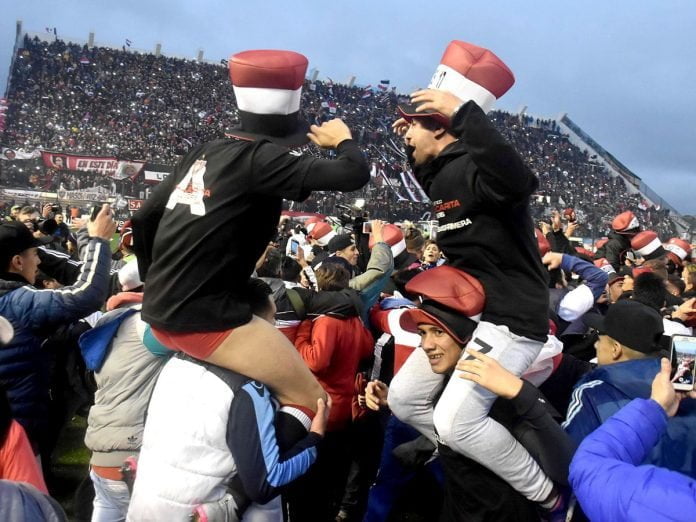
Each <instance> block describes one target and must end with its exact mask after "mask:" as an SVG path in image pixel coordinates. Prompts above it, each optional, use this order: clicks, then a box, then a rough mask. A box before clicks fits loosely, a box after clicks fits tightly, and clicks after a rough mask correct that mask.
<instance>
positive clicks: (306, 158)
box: [249, 140, 370, 201]
mask: <svg viewBox="0 0 696 522" xmlns="http://www.w3.org/2000/svg"><path fill="white" fill-rule="evenodd" d="M336 153H337V157H336V159H335V160H329V159H321V158H317V157H314V156H312V155H309V154H305V155H299V156H298V155H295V154H292V153H291V151H289V150H288V149H287V148H285V147H280V146H278V145H276V144H274V143H270V142H262V143H259V144H258V145H257V146H256V147H255V148H254V153H253V156H252V162H251V165H252V169H251V170H250V174H251V177H250V179H249V183H250V189H251V191H252V192H256V193H258V194H264V195H268V196H276V197H280V198H284V199H291V200H295V201H303V200H304V199H306V198H307V197H308V196H309V194H310V192H311V191H313V190H339V191H342V192H349V191H351V190H357V189H359V188H360V187H362V186H363V185H365V183H367V182H368V181H369V180H370V172H369V170H368V168H367V163H366V162H365V158H364V157H363V154H362V152H361V151H360V147H359V146H358V144H357V143H355V142H354V141H353V140H345V141H343V142H342V143H340V144H339V146H338V148H337V149H336Z"/></svg>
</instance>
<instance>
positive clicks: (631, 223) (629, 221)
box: [611, 210, 640, 234]
mask: <svg viewBox="0 0 696 522" xmlns="http://www.w3.org/2000/svg"><path fill="white" fill-rule="evenodd" d="M639 227H640V223H639V222H638V218H637V217H636V216H635V214H634V213H633V212H631V211H630V210H627V211H626V212H622V213H621V214H619V215H618V216H616V217H615V218H614V221H612V222H611V228H613V229H614V231H616V232H618V233H619V234H623V233H632V232H633V231H634V230H635V229H638V228H639Z"/></svg>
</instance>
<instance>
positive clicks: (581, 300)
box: [558, 254, 609, 321]
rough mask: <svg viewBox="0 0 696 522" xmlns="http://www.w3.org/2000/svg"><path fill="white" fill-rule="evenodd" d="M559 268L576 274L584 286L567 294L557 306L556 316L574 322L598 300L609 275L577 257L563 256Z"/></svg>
mask: <svg viewBox="0 0 696 522" xmlns="http://www.w3.org/2000/svg"><path fill="white" fill-rule="evenodd" d="M561 268H562V269H563V270H565V271H566V272H574V273H576V274H578V275H579V276H580V277H581V278H582V279H583V280H584V281H585V284H584V285H580V286H578V287H577V288H575V289H573V290H571V291H570V292H568V293H567V294H566V295H565V296H564V297H563V299H562V300H561V302H560V303H559V306H558V316H559V317H560V318H561V319H563V320H564V321H575V320H576V319H577V318H578V317H580V316H582V315H584V314H585V313H586V312H588V311H589V310H590V309H591V308H592V306H594V303H595V301H597V299H599V298H600V296H601V295H602V293H603V292H604V289H605V288H606V286H607V282H608V281H609V275H608V274H607V273H606V272H605V271H604V270H602V269H601V268H597V267H596V266H594V265H593V264H592V263H588V262H587V261H585V260H584V259H580V258H579V257H575V256H569V255H567V254H563V260H562V261H561Z"/></svg>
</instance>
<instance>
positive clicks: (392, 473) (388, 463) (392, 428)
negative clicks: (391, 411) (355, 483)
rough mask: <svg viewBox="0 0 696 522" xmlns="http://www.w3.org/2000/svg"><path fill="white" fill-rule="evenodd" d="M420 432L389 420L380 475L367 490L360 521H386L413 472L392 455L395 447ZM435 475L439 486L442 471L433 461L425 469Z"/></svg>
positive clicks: (436, 462) (397, 421)
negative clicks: (364, 510) (364, 509)
mask: <svg viewBox="0 0 696 522" xmlns="http://www.w3.org/2000/svg"><path fill="white" fill-rule="evenodd" d="M419 436H420V433H419V432H418V430H416V429H415V428H412V427H411V426H409V425H408V424H406V423H403V422H401V421H400V420H399V419H397V418H396V417H395V416H394V415H392V416H391V417H389V420H388V421H387V427H386V429H385V431H384V446H383V447H382V458H381V461H380V463H379V472H378V473H377V478H376V479H375V483H374V484H373V486H372V487H371V488H370V494H369V496H368V499H367V510H366V512H365V518H363V522H383V521H384V520H388V519H389V515H390V513H391V511H392V509H393V507H394V503H395V502H396V500H397V498H398V496H399V494H400V493H401V491H402V489H403V486H404V485H406V484H407V483H408V482H409V481H411V480H412V479H413V478H414V477H415V476H416V474H415V472H413V471H411V470H409V469H408V468H405V467H404V466H403V465H402V464H401V462H399V460H398V459H397V458H396V457H395V456H394V455H393V454H392V451H393V450H394V448H396V447H397V446H399V445H400V444H403V443H404V442H410V441H412V440H415V439H417V438H418V437H419ZM426 467H427V468H428V469H429V470H430V471H431V472H432V473H433V475H434V476H435V479H436V480H437V482H438V483H440V484H442V483H443V475H442V468H440V463H439V462H438V461H437V460H436V461H433V462H431V463H429V464H428V465H427V466H426Z"/></svg>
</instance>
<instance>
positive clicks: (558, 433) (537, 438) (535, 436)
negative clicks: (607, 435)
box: [512, 381, 576, 485]
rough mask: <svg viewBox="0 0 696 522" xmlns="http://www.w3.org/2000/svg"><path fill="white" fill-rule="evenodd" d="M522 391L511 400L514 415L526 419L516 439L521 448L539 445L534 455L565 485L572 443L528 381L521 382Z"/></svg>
mask: <svg viewBox="0 0 696 522" xmlns="http://www.w3.org/2000/svg"><path fill="white" fill-rule="evenodd" d="M522 382H523V383H524V384H523V385H522V390H520V393H519V394H518V395H517V397H515V398H514V399H512V405H513V408H514V411H515V414H516V415H517V416H518V417H520V418H523V419H525V420H527V421H528V423H529V424H530V425H531V427H532V429H531V430H525V432H524V433H523V434H522V439H523V440H520V442H521V443H522V445H523V446H524V447H525V448H539V449H540V450H541V451H539V452H538V453H537V454H533V456H534V458H535V459H536V460H537V462H539V465H540V466H541V468H542V469H543V470H544V472H545V473H546V474H547V475H548V476H549V477H550V478H551V480H553V481H554V482H556V483H559V484H563V485H568V468H569V466H570V460H571V459H572V458H573V453H575V447H576V445H575V443H574V442H573V440H572V439H571V438H570V437H569V436H568V435H567V434H566V433H565V432H564V431H563V428H561V427H560V426H559V424H558V423H557V422H556V421H555V419H554V418H553V417H552V416H551V414H550V413H549V411H548V409H547V407H546V405H545V399H544V398H543V397H542V396H541V394H540V392H539V390H537V389H536V388H535V387H534V386H533V385H532V384H530V383H528V382H527V381H522Z"/></svg>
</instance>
